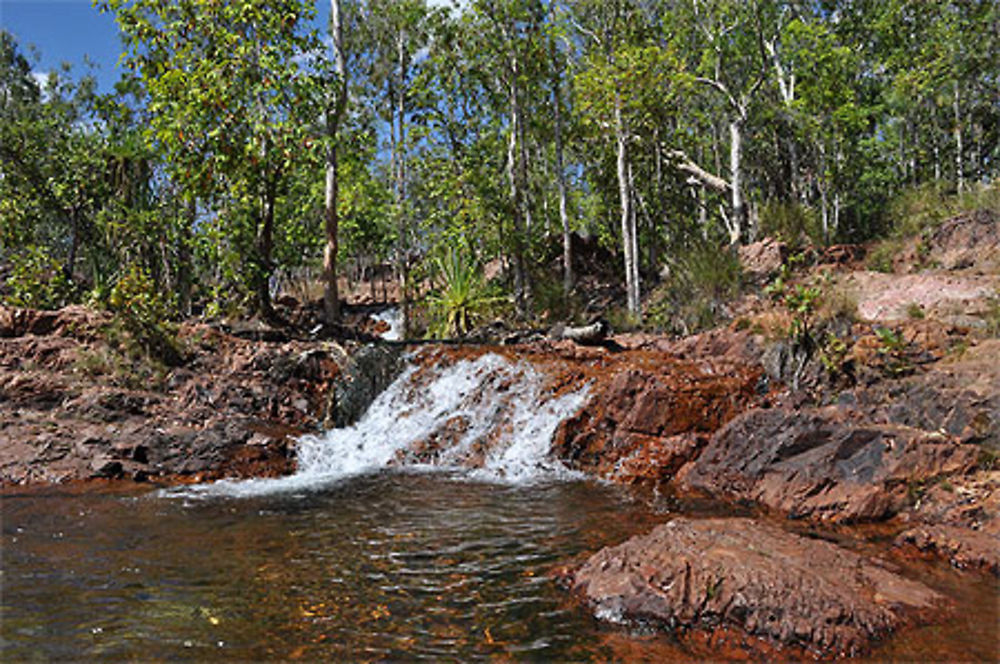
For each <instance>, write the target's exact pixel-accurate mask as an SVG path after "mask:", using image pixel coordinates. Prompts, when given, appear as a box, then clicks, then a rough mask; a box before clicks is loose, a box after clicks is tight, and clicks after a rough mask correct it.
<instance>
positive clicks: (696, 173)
mask: <svg viewBox="0 0 1000 664" xmlns="http://www.w3.org/2000/svg"><path fill="white" fill-rule="evenodd" d="M667 157H669V158H670V159H672V160H673V161H674V166H675V167H676V168H677V169H678V170H681V171H683V172H685V173H687V174H689V175H690V176H691V177H692V178H693V179H694V180H695V181H696V182H698V183H700V184H703V185H705V186H706V187H709V188H711V189H714V190H716V191H719V192H722V193H728V192H729V190H730V184H729V182H727V181H726V180H724V179H722V178H720V177H719V176H718V175H715V174H714V173H709V172H708V171H706V170H705V169H704V168H702V167H701V166H699V165H698V164H696V163H694V162H693V161H692V160H691V158H690V157H688V156H687V153H685V152H684V151H683V150H671V151H670V152H668V153H667Z"/></svg>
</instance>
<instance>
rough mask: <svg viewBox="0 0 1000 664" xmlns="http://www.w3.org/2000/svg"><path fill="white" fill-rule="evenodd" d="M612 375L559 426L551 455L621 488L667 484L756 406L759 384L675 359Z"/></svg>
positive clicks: (744, 375)
mask: <svg viewBox="0 0 1000 664" xmlns="http://www.w3.org/2000/svg"><path fill="white" fill-rule="evenodd" d="M668 357H669V356H668ZM609 374H610V375H609V376H608V378H607V379H606V380H605V381H598V382H597V384H596V385H595V386H594V387H593V389H592V396H591V397H590V399H589V401H588V403H587V406H586V407H585V408H584V409H583V410H581V412H580V413H578V414H577V415H576V416H575V417H571V418H569V419H568V420H566V421H565V422H563V424H562V425H561V426H560V428H559V430H558V432H557V434H556V439H555V441H554V444H553V449H554V451H555V453H556V454H557V456H559V457H560V458H561V459H563V460H564V461H565V462H566V463H567V464H568V465H570V467H572V468H574V469H576V470H582V471H584V472H587V473H588V474H591V475H596V476H599V477H603V478H606V479H612V480H615V481H623V482H631V481H636V480H652V481H656V482H660V481H666V480H669V479H670V478H671V477H672V476H673V474H674V473H675V472H676V471H677V470H678V469H679V468H680V467H681V466H682V465H683V464H684V463H686V462H687V461H689V460H691V459H692V458H694V457H695V455H696V454H697V453H698V451H699V450H700V449H701V448H702V447H703V446H704V444H705V443H706V442H707V441H708V436H709V435H710V434H711V433H712V432H713V431H715V430H716V429H718V428H719V427H721V426H722V425H723V424H725V423H726V422H727V421H729V420H730V419H732V418H733V417H734V416H735V415H737V414H738V413H740V412H742V411H743V410H745V409H746V408H748V407H749V406H750V404H751V403H753V401H754V398H755V397H756V396H757V394H756V388H757V382H758V380H759V377H760V376H759V373H758V372H754V371H752V370H746V369H741V368H736V367H727V368H726V370H725V371H717V370H716V368H715V367H711V366H710V365H706V364H703V363H697V362H684V361H679V360H674V359H673V358H669V359H667V358H664V360H663V361H661V362H660V363H659V365H658V366H653V367H642V366H627V367H623V368H621V369H620V370H619V371H618V372H614V373H612V372H609Z"/></svg>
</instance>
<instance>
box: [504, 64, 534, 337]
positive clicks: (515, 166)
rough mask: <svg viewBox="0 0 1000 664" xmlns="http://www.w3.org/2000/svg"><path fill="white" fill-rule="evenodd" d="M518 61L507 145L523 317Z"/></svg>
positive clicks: (526, 294)
mask: <svg viewBox="0 0 1000 664" xmlns="http://www.w3.org/2000/svg"><path fill="white" fill-rule="evenodd" d="M517 72H518V68H517V58H516V57H515V56H512V57H511V71H510V84H509V95H510V140H509V142H508V144H507V168H508V170H507V177H508V181H509V184H510V200H511V208H512V210H511V211H512V213H513V214H512V218H511V221H512V224H513V226H514V229H513V231H514V236H513V237H512V238H511V240H512V245H513V253H514V303H515V305H516V306H517V312H518V314H519V315H520V316H522V317H523V316H525V315H526V314H527V313H528V306H529V301H530V298H531V296H530V292H529V285H528V275H527V266H526V265H525V256H524V244H525V226H524V200H523V196H524V192H523V191H522V189H521V185H522V181H521V178H520V177H519V171H520V167H519V162H520V156H519V155H520V151H519V150H518V145H517V143H518V137H519V136H520V134H521V104H520V100H519V99H518V91H517Z"/></svg>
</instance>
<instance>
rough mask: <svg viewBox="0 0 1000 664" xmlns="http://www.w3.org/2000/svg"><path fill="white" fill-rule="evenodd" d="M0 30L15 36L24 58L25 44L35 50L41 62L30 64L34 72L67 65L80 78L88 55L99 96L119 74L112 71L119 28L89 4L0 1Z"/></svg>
mask: <svg viewBox="0 0 1000 664" xmlns="http://www.w3.org/2000/svg"><path fill="white" fill-rule="evenodd" d="M0 27H3V29H4V30H7V31H8V32H11V33H13V34H14V35H15V36H16V37H17V41H18V44H19V45H20V47H21V50H22V52H23V53H25V54H26V55H29V51H28V44H34V45H35V47H36V48H37V49H38V51H39V55H40V56H41V59H40V60H39V61H37V62H35V61H32V68H33V69H34V70H36V71H38V72H48V71H50V70H52V69H57V68H58V67H59V65H60V63H62V62H69V63H70V64H71V65H72V66H73V74H74V77H75V76H80V75H82V74H84V73H85V72H86V71H87V70H86V68H85V66H84V64H83V62H84V55H87V56H89V57H90V59H91V60H93V61H94V62H95V63H96V65H97V68H96V69H95V70H94V71H93V73H94V75H95V76H96V77H97V81H98V88H99V90H100V91H101V92H111V90H112V86H113V85H114V83H115V81H117V80H118V77H119V76H120V75H121V70H120V69H118V68H117V67H116V64H117V62H118V56H119V55H120V54H121V42H120V41H119V39H118V26H117V25H115V19H114V17H113V16H112V15H110V14H101V13H100V12H99V11H97V10H96V9H94V8H93V7H92V6H91V4H90V0H0ZM29 58H30V55H29Z"/></svg>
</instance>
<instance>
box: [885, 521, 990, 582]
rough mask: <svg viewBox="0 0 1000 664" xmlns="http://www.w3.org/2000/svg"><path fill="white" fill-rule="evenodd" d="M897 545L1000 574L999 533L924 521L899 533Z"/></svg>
mask: <svg viewBox="0 0 1000 664" xmlns="http://www.w3.org/2000/svg"><path fill="white" fill-rule="evenodd" d="M895 545H896V546H897V547H899V548H903V549H905V548H907V547H913V548H915V549H916V550H917V551H919V552H921V553H924V554H930V555H931V556H934V557H939V558H945V559H947V560H948V561H949V562H951V564H952V565H954V566H955V567H958V568H961V569H981V570H983V571H987V572H990V573H992V574H996V575H1000V537H997V536H996V535H993V534H990V533H986V532H982V531H978V530H971V529H969V528H960V527H957V526H949V525H944V524H935V525H921V526H917V527H915V528H910V529H908V530H905V531H903V532H902V533H900V534H899V535H898V536H897V537H896V540H895Z"/></svg>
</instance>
